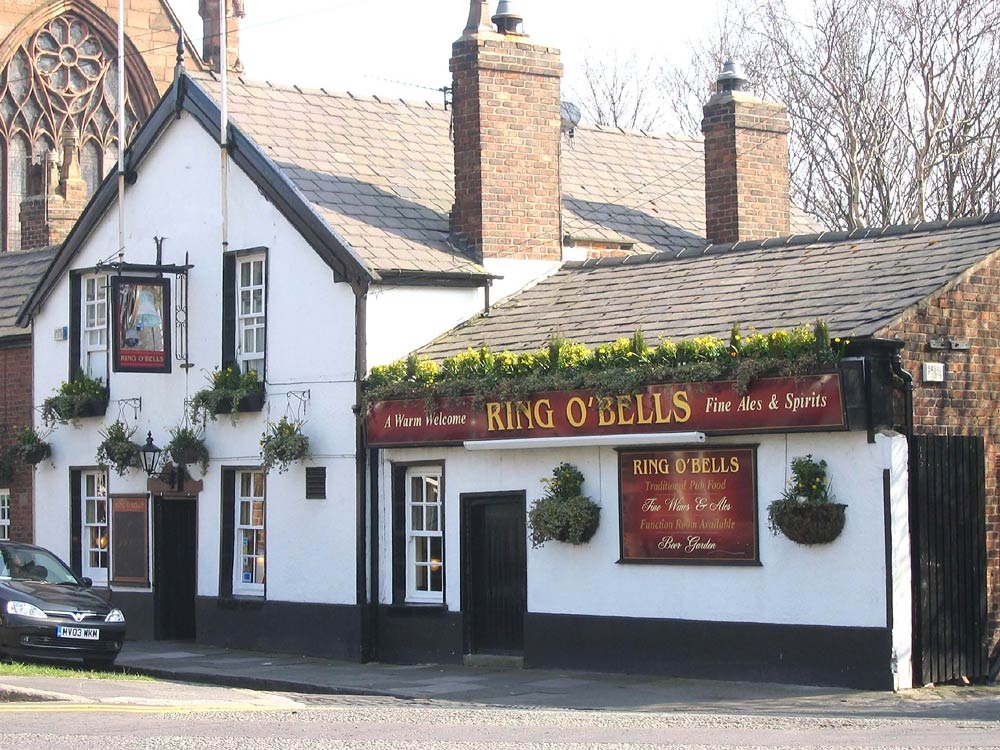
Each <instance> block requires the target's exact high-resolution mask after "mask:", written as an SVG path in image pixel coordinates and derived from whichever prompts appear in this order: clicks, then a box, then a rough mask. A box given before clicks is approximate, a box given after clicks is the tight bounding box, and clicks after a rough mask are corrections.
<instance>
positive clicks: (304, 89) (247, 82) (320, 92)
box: [188, 72, 445, 111]
mask: <svg viewBox="0 0 1000 750" xmlns="http://www.w3.org/2000/svg"><path fill="white" fill-rule="evenodd" d="M188 77H189V78H193V79H195V80H198V81H202V80H210V81H213V82H214V83H216V84H218V83H219V82H220V79H219V76H218V75H216V74H215V73H213V72H206V73H203V72H195V73H193V74H192V73H188ZM236 80H237V81H238V82H239V85H240V86H243V87H245V88H248V89H262V90H268V91H285V92H289V93H295V94H302V95H303V96H325V97H329V98H331V99H345V100H349V101H355V102H373V103H376V104H385V105H387V106H399V105H403V106H404V107H408V108H410V109H433V110H441V111H444V110H445V106H444V103H443V102H442V103H440V104H435V103H434V102H431V101H429V100H426V99H425V100H423V101H420V100H417V99H403V98H401V97H390V96H382V95H378V94H369V95H364V94H355V93H353V92H351V91H334V90H332V89H327V88H324V87H322V86H320V87H315V86H300V85H298V84H295V83H282V82H280V81H268V80H259V79H253V78H245V77H244V76H236Z"/></svg>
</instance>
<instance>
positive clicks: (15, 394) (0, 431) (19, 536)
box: [0, 343, 34, 542]
mask: <svg viewBox="0 0 1000 750" xmlns="http://www.w3.org/2000/svg"><path fill="white" fill-rule="evenodd" d="M32 416H33V414H32V397H31V345H30V344H27V343H25V344H23V345H18V346H10V347H4V348H0V446H3V447H6V446H8V445H9V444H10V442H11V441H12V440H13V436H14V434H15V431H16V430H17V429H18V428H20V427H24V426H25V425H28V424H31V423H32ZM31 484H32V469H31V468H30V467H28V468H26V469H19V470H18V471H17V473H16V474H15V476H14V479H13V481H11V482H8V483H6V484H4V485H3V486H4V487H5V488H7V489H9V490H10V536H11V539H13V540H15V541H19V542H31V541H33V540H34V519H33V517H32V502H31Z"/></svg>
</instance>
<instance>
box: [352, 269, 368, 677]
mask: <svg viewBox="0 0 1000 750" xmlns="http://www.w3.org/2000/svg"><path fill="white" fill-rule="evenodd" d="M351 286H352V287H353V289H354V300H355V302H354V349H355V351H354V385H355V394H354V411H355V425H356V427H355V430H356V432H355V442H354V445H355V448H354V454H355V472H356V485H355V493H356V496H357V509H356V523H355V528H356V529H357V541H356V550H357V553H356V554H357V563H356V594H355V596H356V597H357V602H358V611H359V614H360V617H359V628H360V631H361V632H360V640H361V643H360V652H359V654H358V656H359V658H360V659H361V661H363V662H364V661H369V660H370V657H371V629H372V628H371V622H370V621H371V616H370V611H369V603H368V574H369V569H368V525H367V517H368V516H367V508H368V501H367V492H366V488H367V485H368V483H367V481H366V480H367V475H368V461H367V456H368V450H367V435H366V434H365V415H364V409H363V406H362V404H363V401H362V397H363V395H364V388H363V386H362V381H363V380H364V378H365V375H366V374H367V372H368V364H367V348H368V337H367V333H366V332H367V329H368V321H367V317H368V305H367V302H368V296H367V295H368V285H367V284H366V283H364V282H362V281H355V282H353V283H352V284H351Z"/></svg>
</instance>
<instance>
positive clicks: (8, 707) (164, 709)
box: [0, 701, 301, 714]
mask: <svg viewBox="0 0 1000 750" xmlns="http://www.w3.org/2000/svg"><path fill="white" fill-rule="evenodd" d="M290 709H291V710H296V711H299V710H301V709H300V708H299V707H289V706H260V705H256V704H253V703H217V704H211V705H208V704H206V705H181V706H155V705H150V706H138V705H135V704H123V703H60V702H58V701H52V702H49V701H44V702H43V701H30V702H28V701H26V702H23V703H0V714H15V713H32V714H52V713H132V714H142V713H155V714H177V713H208V712H217V711H241V712H246V711H288V710H290Z"/></svg>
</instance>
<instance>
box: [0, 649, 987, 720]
mask: <svg viewBox="0 0 1000 750" xmlns="http://www.w3.org/2000/svg"><path fill="white" fill-rule="evenodd" d="M117 669H119V670H122V671H126V672H132V673H140V674H146V675H151V676H154V677H158V678H162V679H166V680H170V681H173V682H175V683H179V684H178V685H176V686H172V688H171V692H170V695H171V699H172V700H177V701H188V702H195V703H197V702H199V701H203V702H207V703H211V702H213V701H215V702H218V700H220V696H221V695H222V694H223V693H224V692H225V691H221V690H218V688H219V687H225V688H240V689H241V690H242V692H241V693H239V694H238V696H237V698H236V699H238V700H240V701H241V702H243V703H246V704H249V705H271V706H274V705H277V706H281V705H286V704H285V703H284V702H285V701H290V704H294V703H295V701H296V700H299V701H301V700H302V699H303V697H306V696H308V697H306V698H305V700H306V701H307V702H309V701H312V702H316V701H320V702H321V701H322V700H323V698H322V696H376V697H381V698H385V699H396V700H403V701H419V702H427V703H439V702H447V703H450V704H460V705H465V706H470V705H472V706H505V707H519V708H526V707H531V708H536V707H537V708H549V709H598V710H609V711H640V712H679V713H706V712H710V713H713V714H727V715H744V714H752V715H775V716H778V715H782V716H788V715H792V716H817V717H869V718H880V717H884V718H926V719H950V720H970V721H996V722H998V723H1000V685H997V684H975V685H968V686H962V685H938V686H931V687H923V688H918V689H914V690H905V691H900V692H897V693H892V692H870V691H859V690H847V689H841V688H828V687H809V686H802V685H784V684H771V683H749V682H737V681H727V680H721V679H720V680H691V679H680V678H672V677H659V676H650V675H630V674H606V673H594V672H575V671H563V670H541V669H523V668H513V667H505V666H461V665H439V664H435V665H428V664H419V665H398V664H381V663H367V664H358V663H355V662H346V661H335V660H330V659H318V658H311V657H304V656H294V655H288V654H276V653H263V652H257V651H239V650H233V649H224V648H217V647H212V646H205V645H201V644H195V643H189V642H171V641H127V642H126V644H125V647H124V648H123V649H122V652H121V654H120V656H119V657H118V661H117ZM158 684H160V683H157V682H148V681H146V682H144V681H135V680H114V679H111V680H108V679H100V680H96V679H81V678H65V677H12V676H0V701H18V700H62V701H74V702H85V703H86V702H90V703H92V702H103V703H132V704H143V703H150V704H152V703H156V702H157V701H158V700H160V699H159V698H158V695H160V694H162V693H163V688H162V687H160V688H157V685H158ZM213 686H214V688H215V690H214V691H213V690H212V688H213ZM227 700H230V701H231V700H234V699H233V698H232V697H230V698H228V699H227ZM160 702H162V701H160ZM290 704H289V705H290Z"/></svg>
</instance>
